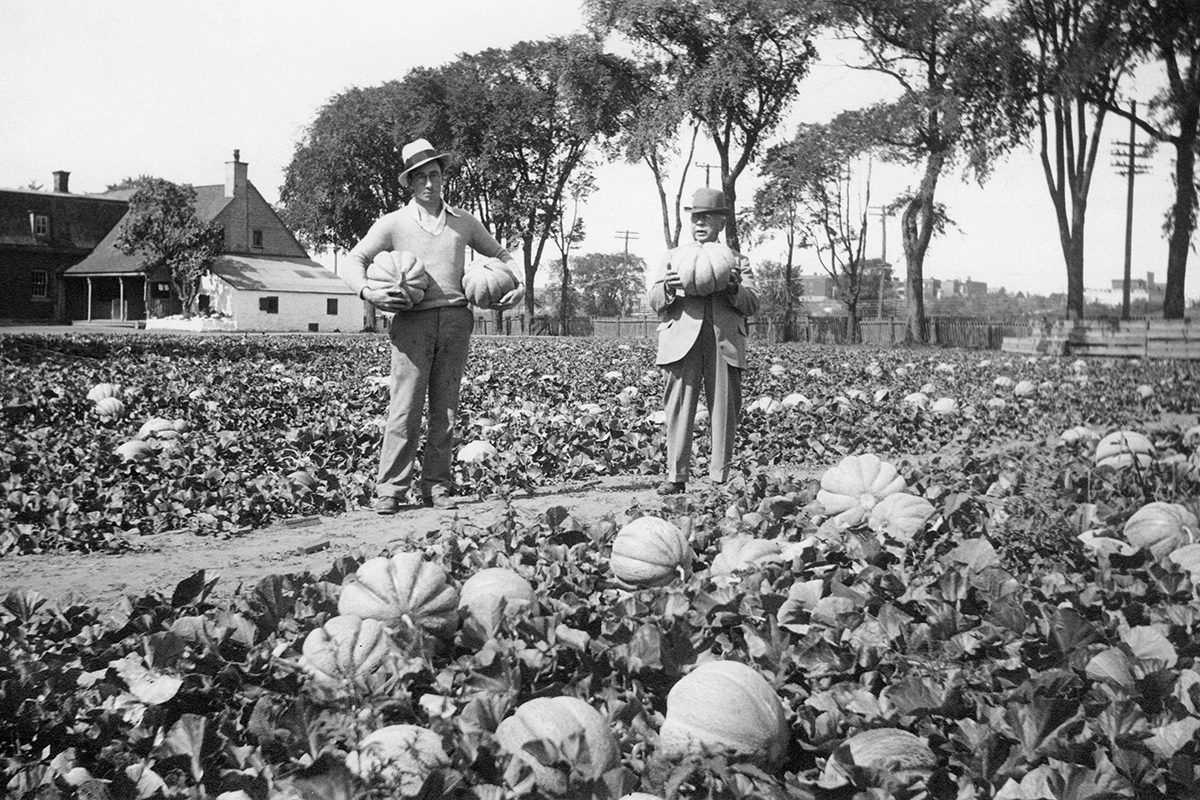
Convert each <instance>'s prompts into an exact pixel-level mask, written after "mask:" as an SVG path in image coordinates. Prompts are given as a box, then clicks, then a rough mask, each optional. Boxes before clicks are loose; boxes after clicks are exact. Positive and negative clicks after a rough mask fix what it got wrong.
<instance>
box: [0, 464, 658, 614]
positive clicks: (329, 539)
mask: <svg viewBox="0 0 1200 800" xmlns="http://www.w3.org/2000/svg"><path fill="white" fill-rule="evenodd" d="M656 484H657V478H655V477H654V476H629V475H624V476H617V477H605V478H599V479H596V480H593V481H588V482H583V483H576V484H565V485H561V486H556V487H550V488H546V489H542V490H539V492H538V493H537V494H536V495H534V496H531V497H518V498H515V499H514V500H513V508H514V509H515V510H516V511H517V513H518V515H519V516H520V517H521V518H525V519H529V518H534V517H536V516H539V515H542V514H545V512H546V510H547V509H549V508H551V507H553V506H565V507H566V508H567V509H569V510H570V512H571V513H572V514H573V515H574V516H575V517H576V518H578V519H579V520H581V521H584V522H589V523H590V522H595V521H596V520H599V519H602V518H603V517H604V516H606V515H611V516H612V517H613V518H614V519H618V520H619V519H620V518H621V517H622V515H623V514H624V513H625V512H626V511H627V510H629V509H630V508H632V507H634V506H641V507H643V508H647V509H649V508H656V507H658V505H659V503H660V499H659V498H658V496H657V495H656V494H655V492H654V487H655V486H656ZM503 510H504V505H503V502H502V501H500V500H484V501H477V502H471V503H466V504H464V505H462V506H461V507H460V508H458V509H456V510H452V511H440V510H438V509H432V508H417V509H411V510H405V511H402V512H401V513H399V514H397V515H395V516H393V517H381V516H378V515H376V514H375V513H373V512H371V511H369V510H360V511H352V512H349V513H346V514H341V515H339V516H336V517H304V518H299V519H295V520H290V521H288V522H285V523H282V524H279V525H275V526H272V527H269V528H262V529H260V530H256V531H253V532H252V533H250V534H247V535H245V536H242V537H238V538H232V539H222V538H215V537H202V536H195V535H193V534H185V533H179V534H169V533H168V534H157V535H153V536H145V537H141V538H138V539H135V540H133V542H132V544H134V545H135V546H136V547H138V550H136V551H134V552H129V553H121V554H111V555H110V554H80V553H65V554H50V555H16V556H6V557H4V558H0V595H3V594H5V593H7V592H9V591H12V590H16V589H30V590H35V591H37V592H39V593H41V594H42V595H45V596H46V597H48V598H50V599H51V600H54V601H56V602H60V603H61V601H63V600H64V599H72V598H73V599H75V600H78V601H82V602H86V603H88V604H89V605H96V606H100V607H107V606H108V605H110V604H111V603H113V602H114V601H116V600H118V599H120V598H121V597H122V596H124V595H126V594H132V595H137V596H140V595H143V594H145V593H147V592H151V591H157V592H161V593H164V594H167V595H169V594H170V593H171V591H172V590H173V589H174V588H175V585H176V584H177V583H179V581H181V580H183V579H184V578H186V577H188V576H189V575H191V574H193V573H195V572H196V571H197V570H200V569H203V570H205V571H206V573H207V576H208V577H209V578H211V577H213V576H219V578H220V580H219V581H218V582H217V585H216V588H215V590H214V592H215V594H216V595H217V596H225V597H228V596H230V595H232V594H233V593H234V592H235V591H236V590H237V588H238V586H239V585H241V584H245V585H246V586H247V587H252V586H253V585H254V584H256V583H257V582H258V581H259V580H260V579H262V578H263V577H265V576H267V575H270V574H283V573H292V572H304V571H312V572H324V571H325V570H326V569H328V568H329V566H330V565H331V564H332V563H333V562H334V561H335V560H336V559H337V558H339V557H341V556H345V555H352V554H355V553H358V554H360V555H365V556H373V555H377V554H378V553H379V552H380V551H381V550H383V549H384V548H394V547H395V546H396V543H397V542H400V541H404V540H406V539H408V538H410V537H413V536H420V537H421V538H424V536H425V534H428V533H431V532H436V531H438V530H439V529H441V528H443V527H446V526H449V525H451V524H453V522H454V520H455V517H456V516H457V517H458V518H460V519H465V520H467V521H469V522H471V523H472V524H475V525H479V526H481V527H486V526H488V525H491V524H493V523H494V522H496V521H498V520H499V519H500V517H501V515H502V513H503Z"/></svg>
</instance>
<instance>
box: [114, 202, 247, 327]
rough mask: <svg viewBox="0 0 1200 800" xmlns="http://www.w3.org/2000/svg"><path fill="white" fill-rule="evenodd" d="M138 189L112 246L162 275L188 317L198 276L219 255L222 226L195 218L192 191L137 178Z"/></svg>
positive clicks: (201, 274) (195, 293) (152, 271)
mask: <svg viewBox="0 0 1200 800" xmlns="http://www.w3.org/2000/svg"><path fill="white" fill-rule="evenodd" d="M137 187H138V188H137V190H136V191H135V192H134V193H133V196H132V197H130V198H129V210H128V212H127V213H126V214H125V216H124V218H122V220H121V223H120V227H119V228H118V229H117V238H116V246H117V247H118V248H119V249H120V250H121V251H122V252H124V253H127V254H130V255H134V254H137V255H141V256H142V269H143V270H144V271H145V272H147V273H158V272H165V273H166V274H167V276H168V279H169V280H170V282H171V285H172V286H174V287H175V291H176V292H177V293H178V295H179V298H180V300H181V301H182V302H183V312H184V316H190V315H191V312H192V307H193V305H194V303H195V299H196V295H197V294H198V292H199V289H200V278H201V276H203V275H205V274H207V273H208V272H209V270H210V269H211V268H212V264H213V262H214V261H216V259H217V257H218V256H220V255H221V251H222V246H223V243H224V241H223V235H222V231H221V226H220V225H218V224H217V223H216V222H212V221H209V222H205V221H203V220H201V219H200V218H199V216H197V214H196V191H195V190H194V189H193V188H192V187H191V186H187V185H183V186H180V185H177V184H174V183H171V182H170V181H167V180H163V179H161V178H141V179H138V180H137Z"/></svg>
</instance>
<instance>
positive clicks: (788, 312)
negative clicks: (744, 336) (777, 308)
mask: <svg viewBox="0 0 1200 800" xmlns="http://www.w3.org/2000/svg"><path fill="white" fill-rule="evenodd" d="M794 240H795V234H793V233H792V232H791V231H788V236H787V241H788V253H787V263H786V264H785V265H784V267H783V340H784V341H785V342H790V341H792V339H793V335H794V331H793V330H792V262H793V257H792V251H793V250H794V249H795V245H794V244H793V242H794Z"/></svg>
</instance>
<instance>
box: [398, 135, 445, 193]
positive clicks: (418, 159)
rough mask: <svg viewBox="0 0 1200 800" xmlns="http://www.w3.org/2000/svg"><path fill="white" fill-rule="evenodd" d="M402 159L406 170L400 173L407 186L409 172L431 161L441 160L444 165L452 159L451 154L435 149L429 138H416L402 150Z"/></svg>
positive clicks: (403, 182)
mask: <svg viewBox="0 0 1200 800" xmlns="http://www.w3.org/2000/svg"><path fill="white" fill-rule="evenodd" d="M400 159H401V160H402V161H403V162H404V171H403V172H401V173H400V183H401V184H403V185H405V186H407V185H408V173H410V172H412V171H413V170H414V169H416V168H417V167H419V166H421V165H422V164H428V163H429V162H430V161H438V160H441V162H442V166H443V167H444V166H445V165H446V164H447V163H448V161H449V159H450V154H449V153H439V152H438V151H436V150H434V149H433V145H431V144H430V143H429V140H428V139H415V140H413V141H411V142H409V143H408V144H406V145H404V147H403V148H402V149H401V150H400Z"/></svg>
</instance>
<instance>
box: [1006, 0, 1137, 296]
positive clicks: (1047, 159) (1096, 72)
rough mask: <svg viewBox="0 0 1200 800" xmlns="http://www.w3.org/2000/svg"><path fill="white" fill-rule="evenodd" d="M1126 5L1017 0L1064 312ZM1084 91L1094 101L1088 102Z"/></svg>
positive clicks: (1078, 270) (1079, 284)
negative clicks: (1027, 44) (1030, 59)
mask: <svg viewBox="0 0 1200 800" xmlns="http://www.w3.org/2000/svg"><path fill="white" fill-rule="evenodd" d="M1125 11H1126V9H1123V8H1122V7H1121V5H1120V4H1114V3H1112V2H1109V0H1018V2H1017V4H1016V12H1017V18H1018V19H1019V20H1020V22H1021V23H1022V24H1023V26H1024V27H1025V29H1026V30H1027V31H1028V33H1029V36H1030V40H1031V45H1032V49H1033V56H1034V59H1035V60H1034V64H1035V68H1034V73H1033V75H1034V80H1035V86H1034V92H1033V99H1034V103H1035V107H1036V110H1037V115H1036V116H1037V126H1038V136H1039V142H1040V148H1039V155H1040V157H1041V162H1042V172H1043V174H1044V175H1045V178H1046V187H1047V188H1048V189H1049V191H1050V199H1051V201H1052V202H1053V204H1054V218H1055V220H1056V222H1057V223H1058V237H1059V245H1060V247H1061V248H1062V254H1063V261H1064V263H1065V265H1066V270H1067V316H1068V317H1069V318H1073V319H1079V318H1081V317H1082V316H1083V311H1084V304H1083V268H1084V223H1085V218H1086V215H1087V204H1088V192H1089V190H1090V188H1091V184H1092V173H1093V171H1094V170H1095V165H1096V157H1097V155H1099V154H1100V151H1101V149H1102V148H1104V147H1107V145H1106V144H1105V143H1103V142H1101V141H1100V131H1101V129H1102V128H1103V126H1104V120H1105V116H1106V114H1107V107H1108V106H1111V105H1114V104H1115V103H1116V97H1117V89H1118V87H1119V85H1120V84H1121V81H1122V79H1123V78H1124V77H1125V76H1126V74H1127V73H1128V71H1129V68H1130V66H1131V64H1132V60H1133V52H1132V46H1131V44H1132V38H1131V37H1130V36H1129V35H1128V30H1129V28H1128V21H1127V20H1125V19H1123V16H1124V14H1125ZM1088 98H1096V99H1097V100H1098V103H1092V104H1089V102H1088Z"/></svg>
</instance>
